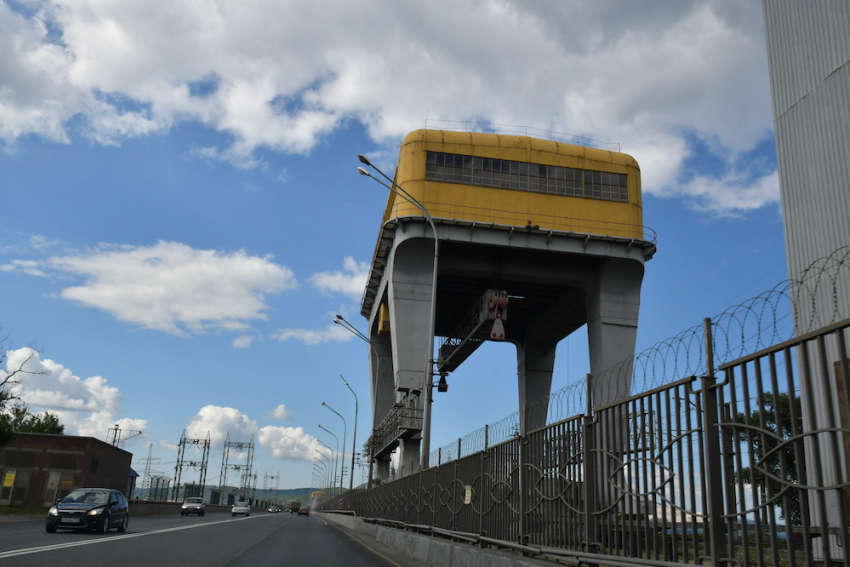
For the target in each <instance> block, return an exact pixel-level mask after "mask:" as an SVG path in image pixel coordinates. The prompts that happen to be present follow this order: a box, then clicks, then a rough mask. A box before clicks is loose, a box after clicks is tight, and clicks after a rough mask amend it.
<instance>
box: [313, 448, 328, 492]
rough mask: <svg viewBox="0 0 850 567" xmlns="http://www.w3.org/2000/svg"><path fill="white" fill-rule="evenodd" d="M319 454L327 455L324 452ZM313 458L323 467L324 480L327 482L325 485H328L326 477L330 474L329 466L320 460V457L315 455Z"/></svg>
mask: <svg viewBox="0 0 850 567" xmlns="http://www.w3.org/2000/svg"><path fill="white" fill-rule="evenodd" d="M317 451H318V449H317ZM319 454H320V455H322V456H323V457H324V456H325V455H324V454H323V453H319ZM313 460H314V461H316V464H317V465H319V466H320V467H322V469H321V470H322V476H323V480H322V482H323V483H325V486H327V482H326V481H325V480H324V479H326V478H327V476H328V467H327V466H326V465H325V463H323V462H322V461H320V460H319V458H318V457H314V458H313Z"/></svg>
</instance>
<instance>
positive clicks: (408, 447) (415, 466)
mask: <svg viewBox="0 0 850 567" xmlns="http://www.w3.org/2000/svg"><path fill="white" fill-rule="evenodd" d="M421 441H422V440H421V439H420V438H419V437H415V438H411V439H400V440H399V445H398V449H399V455H398V469H399V471H400V472H401V473H402V474H403V475H409V474H411V473H415V472H417V471H418V470H419V457H420V455H419V445H420V442H421Z"/></svg>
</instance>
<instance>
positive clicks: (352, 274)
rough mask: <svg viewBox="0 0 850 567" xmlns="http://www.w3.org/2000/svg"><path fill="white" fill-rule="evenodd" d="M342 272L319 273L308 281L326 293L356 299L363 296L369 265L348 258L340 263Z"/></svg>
mask: <svg viewBox="0 0 850 567" xmlns="http://www.w3.org/2000/svg"><path fill="white" fill-rule="evenodd" d="M342 266H343V270H344V271H345V272H347V273H343V272H340V271H334V272H320V273H318V274H315V275H313V277H312V278H310V281H311V282H312V283H313V285H315V286H316V287H317V288H319V290H321V291H323V292H326V293H344V294H346V295H349V296H351V297H354V298H356V299H359V298H360V296H362V295H363V289H364V288H365V287H366V278H368V277H369V264H368V263H366V262H357V261H355V260H354V258H352V257H351V256H348V257H346V258H345V260H343V262H342Z"/></svg>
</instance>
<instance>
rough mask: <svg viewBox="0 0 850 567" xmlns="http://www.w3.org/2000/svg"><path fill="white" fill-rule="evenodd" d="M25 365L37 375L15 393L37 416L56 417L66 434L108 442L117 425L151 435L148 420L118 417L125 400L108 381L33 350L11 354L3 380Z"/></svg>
mask: <svg viewBox="0 0 850 567" xmlns="http://www.w3.org/2000/svg"><path fill="white" fill-rule="evenodd" d="M28 358H29V360H28V361H27V359H28ZM24 361H27V362H26V364H25V365H24V369H25V370H30V371H33V372H38V373H30V374H27V376H26V378H25V379H24V380H22V381H21V383H19V384H17V385H15V386H14V387H13V393H14V394H16V395H18V396H20V398H21V400H22V401H23V402H24V403H26V404H27V405H28V406H30V407H31V408H33V409H34V410H35V411H37V412H41V411H49V412H51V413H55V414H56V415H57V416H58V417H59V421H60V422H61V423H62V424H64V425H65V433H67V434H69V435H83V436H89V437H96V438H98V439H106V437H107V430H108V429H110V428H113V427H114V426H115V425H116V424H117V425H118V426H119V428H120V429H122V430H123V431H124V432H129V431H134V432H140V433H141V435H142V436H143V437H146V436H147V435H148V433H149V429H148V425H147V420H145V419H131V418H125V417H118V416H119V415H120V414H121V413H122V410H121V400H122V396H121V393H120V392H119V391H118V388H115V387H113V386H109V385H108V383H107V380H106V379H105V378H103V377H102V376H91V377H89V378H85V379H83V378H80V377H79V376H76V375H74V373H73V372H72V371H71V370H70V369H68V368H65V367H64V366H63V365H61V364H59V363H57V362H55V361H53V360H50V359H49V358H45V359H42V358H41V356H40V354H39V353H38V352H36V351H33V350H32V349H30V348H20V349H17V350H14V351H9V352H8V357H7V359H6V369H5V370H3V369H0V380H2V378H3V377H4V376H6V375H7V373H8V372H11V371H13V370H14V369H16V368H19V367H21V366H22V364H24Z"/></svg>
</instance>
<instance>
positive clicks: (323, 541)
mask: <svg viewBox="0 0 850 567" xmlns="http://www.w3.org/2000/svg"><path fill="white" fill-rule="evenodd" d="M69 564H73V565H86V566H87V567H99V566H107V565H109V566H110V567H112V566H118V567H151V566H155V567H171V566H177V565H180V566H184V565H205V566H207V565H216V566H219V565H221V566H227V567H248V566H251V567H265V566H272V565H274V566H278V565H284V564H286V565H290V564H292V565H296V564H297V565H299V566H300V567H325V566H327V567H339V566H341V565H344V566H346V567H348V566H351V567H413V566H414V565H416V566H418V565H421V564H419V563H418V562H412V561H410V560H406V559H405V558H403V557H401V556H400V555H398V554H397V553H394V552H393V550H388V549H387V548H383V547H382V546H380V545H379V544H377V543H375V542H374V541H369V540H364V539H363V538H360V537H358V538H356V539H355V538H352V537H350V536H349V535H348V534H346V532H344V531H342V530H340V529H338V528H336V527H334V526H332V525H326V524H325V523H324V522H322V521H321V519H320V518H319V517H318V516H310V517H306V518H305V517H298V516H295V515H292V514H267V515H266V514H262V515H252V516H250V517H248V518H243V517H240V518H231V517H230V516H227V515H223V514H214V515H213V514H211V515H208V516H205V517H203V518H200V517H196V516H188V517H182V516H177V515H175V516H148V517H135V518H131V520H130V526H129V529H128V530H127V532H126V533H123V534H121V533H117V532H115V531H114V530H113V531H111V532H110V533H108V534H105V535H100V534H94V533H80V532H71V531H63V530H60V531H58V532H57V533H55V534H48V533H46V532H45V531H44V523H43V522H40V521H30V522H7V523H3V524H0V567H6V566H9V567H14V566H18V565H20V566H27V567H30V566H32V565H69Z"/></svg>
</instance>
